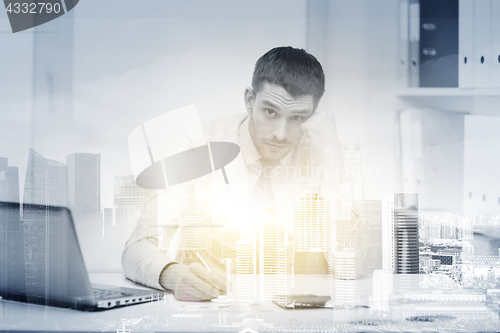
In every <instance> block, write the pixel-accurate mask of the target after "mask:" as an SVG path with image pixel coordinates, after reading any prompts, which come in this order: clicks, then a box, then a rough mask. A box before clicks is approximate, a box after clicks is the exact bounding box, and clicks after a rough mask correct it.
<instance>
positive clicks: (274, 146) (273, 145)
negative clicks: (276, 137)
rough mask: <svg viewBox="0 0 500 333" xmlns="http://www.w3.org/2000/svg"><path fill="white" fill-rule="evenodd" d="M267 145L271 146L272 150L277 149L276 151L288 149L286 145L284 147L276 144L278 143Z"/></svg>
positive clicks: (268, 143)
mask: <svg viewBox="0 0 500 333" xmlns="http://www.w3.org/2000/svg"><path fill="white" fill-rule="evenodd" d="M266 144H267V145H269V146H271V148H275V149H283V148H285V147H286V145H284V144H276V143H270V142H266Z"/></svg>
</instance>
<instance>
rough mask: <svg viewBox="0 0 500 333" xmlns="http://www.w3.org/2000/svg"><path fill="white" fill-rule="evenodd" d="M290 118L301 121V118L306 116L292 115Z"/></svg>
mask: <svg viewBox="0 0 500 333" xmlns="http://www.w3.org/2000/svg"><path fill="white" fill-rule="evenodd" d="M290 118H291V119H292V120H294V121H300V120H302V119H304V117H302V116H293V117H290Z"/></svg>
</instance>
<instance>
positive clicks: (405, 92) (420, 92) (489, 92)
mask: <svg viewBox="0 0 500 333" xmlns="http://www.w3.org/2000/svg"><path fill="white" fill-rule="evenodd" d="M396 95H397V96H399V97H426V96H431V97H432V96H437V97H441V96H453V97H459V96H465V97H474V96H496V97H500V89H499V88H496V89H494V88H484V89H478V88H476V89H463V88H405V89H399V90H397V92H396Z"/></svg>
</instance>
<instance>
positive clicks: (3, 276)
mask: <svg viewBox="0 0 500 333" xmlns="http://www.w3.org/2000/svg"><path fill="white" fill-rule="evenodd" d="M20 218H21V210H20V206H19V176H18V169H17V167H11V166H8V160H7V158H4V157H0V290H4V291H5V293H1V294H0V296H2V297H6V298H12V296H11V295H15V294H17V295H19V294H22V293H24V292H25V291H26V281H25V280H24V278H21V277H24V276H25V270H24V265H22V266H20V265H17V264H16V263H19V262H23V258H24V237H23V226H22V224H21V219H20ZM17 300H22V298H17Z"/></svg>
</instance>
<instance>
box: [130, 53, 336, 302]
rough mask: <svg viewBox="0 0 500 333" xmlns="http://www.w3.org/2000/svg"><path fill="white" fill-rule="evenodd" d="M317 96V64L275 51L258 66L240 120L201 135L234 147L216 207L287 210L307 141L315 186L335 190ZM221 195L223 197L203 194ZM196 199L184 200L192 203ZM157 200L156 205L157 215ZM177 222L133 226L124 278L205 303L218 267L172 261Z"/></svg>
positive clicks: (332, 151)
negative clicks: (315, 169)
mask: <svg viewBox="0 0 500 333" xmlns="http://www.w3.org/2000/svg"><path fill="white" fill-rule="evenodd" d="M324 91H325V75H324V73H323V69H322V66H321V64H320V63H319V62H318V61H317V60H316V58H315V57H314V56H312V55H311V54H309V53H307V52H306V51H304V50H302V49H297V48H293V47H277V48H273V49H271V50H270V51H268V52H267V53H265V54H264V55H263V56H261V57H260V58H259V59H258V61H257V63H256V64H255V69H254V73H253V77H252V84H251V87H248V88H246V90H245V91H244V104H245V108H246V111H247V112H246V113H244V114H235V115H232V116H229V117H226V118H225V119H223V120H219V121H217V122H216V123H215V124H214V125H213V126H212V127H211V129H210V131H209V134H208V135H207V138H208V139H209V141H226V142H234V143H236V144H238V145H239V146H240V148H241V153H240V155H239V156H238V157H237V158H236V159H235V160H234V161H233V162H231V163H230V164H229V165H228V166H227V167H226V172H227V177H228V179H229V180H230V181H229V183H230V184H229V185H227V186H229V193H230V195H226V197H227V198H226V199H227V200H226V199H221V200H220V202H224V205H223V207H232V208H234V207H244V206H245V204H241V203H246V206H245V207H251V208H250V209H249V210H248V211H249V212H251V211H255V210H256V208H255V207H257V206H258V207H265V206H273V209H279V208H274V207H290V205H293V200H294V193H296V191H295V189H296V188H297V186H296V185H297V178H298V177H299V176H300V171H299V172H297V170H300V165H299V164H300V159H299V150H300V146H301V144H302V143H304V142H306V141H307V144H308V145H311V146H312V147H313V148H314V151H315V161H316V162H314V165H315V166H317V167H322V169H321V171H319V172H317V173H315V175H316V178H315V180H314V181H315V182H317V184H318V186H323V187H327V188H330V189H334V188H335V187H336V186H337V185H338V183H339V181H340V179H341V175H342V161H341V157H340V147H339V142H338V138H337V130H336V124H335V119H334V116H333V113H331V112H326V111H323V112H318V105H319V102H320V100H321V98H322V96H323V94H324ZM212 177H217V175H215V174H214V175H212ZM211 184H216V185H214V186H219V184H224V186H226V185H225V183H224V181H223V180H221V179H218V180H214V179H213V178H212V182H211ZM224 191H225V192H224ZM223 192H224V193H226V192H228V190H227V189H223V190H221V191H215V192H210V193H223ZM201 193H202V190H200V191H199V192H197V190H194V191H192V192H191V194H192V195H193V196H195V197H196V196H197V195H198V196H200V197H201ZM162 200H163V199H160V197H158V205H159V207H160V208H161V207H162V205H163V202H164V201H162ZM200 200H201V199H200ZM166 206H167V205H165V207H166ZM193 209H197V208H193V207H187V208H186V210H187V211H189V212H190V214H192V213H193ZM285 209H286V208H285ZM239 212H240V215H239V218H236V221H237V223H241V224H245V226H248V224H249V222H248V221H247V222H243V220H244V217H245V215H248V214H246V213H244V212H243V209H241V210H240V211H239ZM180 214H181V215H179V216H178V217H176V218H174V217H173V218H166V219H168V220H169V222H167V224H168V228H164V229H161V228H150V227H148V226H146V225H144V223H142V224H141V223H139V224H138V226H137V228H136V230H135V231H134V233H133V234H132V236H131V238H130V239H129V241H128V242H127V244H126V246H125V249H124V251H123V255H122V266H123V271H124V274H125V275H126V276H127V277H128V278H129V279H131V280H133V281H136V282H138V283H142V284H144V285H147V286H150V287H153V288H157V289H168V290H171V291H172V292H173V293H174V295H175V296H176V297H177V298H178V299H180V300H190V301H201V300H209V299H211V298H214V297H216V296H217V295H218V294H219V293H224V292H225V289H226V287H225V286H226V281H225V278H224V276H225V275H224V272H223V270H221V269H220V267H219V265H215V264H212V265H207V263H206V262H204V261H203V260H191V262H190V261H182V260H179V258H178V256H177V255H176V251H175V247H176V246H178V245H176V244H178V243H179V237H180V236H179V233H180V232H179V230H180V228H177V229H176V227H179V226H180V225H182V219H183V218H182V213H180ZM229 215H230V214H229ZM165 216H169V214H168V213H166V214H165ZM153 229H154V230H153ZM158 230H159V231H158ZM161 230H164V232H163V233H164V234H161V233H162V231H161ZM169 231H171V232H170V234H169V235H166V234H167V233H169ZM200 237H203V236H202V235H201V236H200ZM160 240H161V241H160ZM162 242H163V243H167V249H165V248H162V246H161V245H160V243H162ZM172 248H174V249H172ZM197 255H198V256H199V254H198V253H197Z"/></svg>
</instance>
